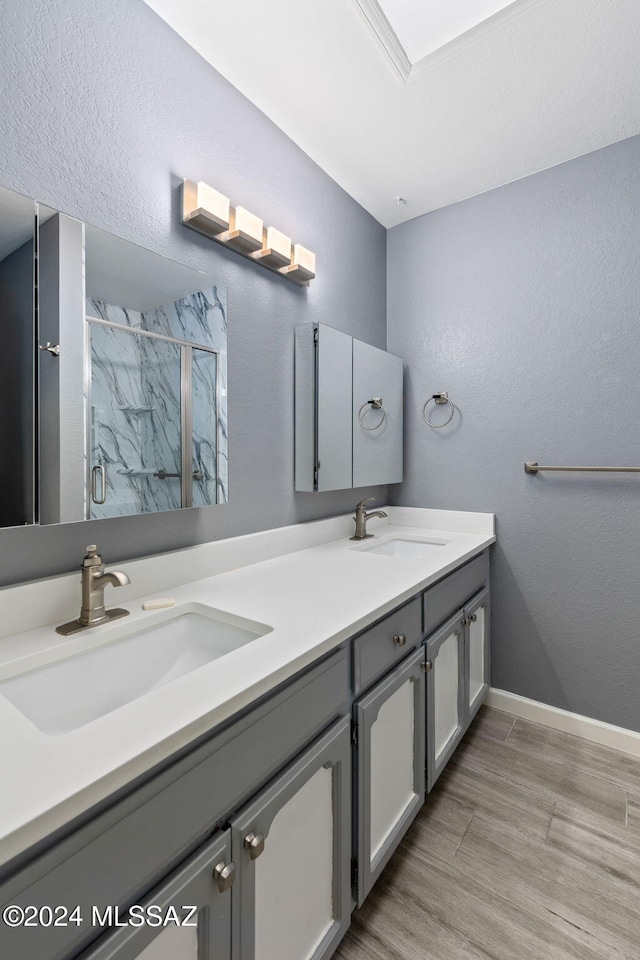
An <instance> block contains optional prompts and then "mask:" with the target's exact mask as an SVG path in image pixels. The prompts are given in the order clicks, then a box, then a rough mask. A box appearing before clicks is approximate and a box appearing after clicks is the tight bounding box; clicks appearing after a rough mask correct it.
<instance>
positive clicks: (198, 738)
mask: <svg viewBox="0 0 640 960" xmlns="http://www.w3.org/2000/svg"><path fill="white" fill-rule="evenodd" d="M387 513H388V517H386V518H376V519H373V520H371V521H370V522H369V526H370V528H371V529H370V531H369V532H370V533H374V534H375V536H374V537H372V538H370V539H365V540H362V541H361V542H353V541H352V540H350V539H349V538H350V536H351V535H352V534H353V519H352V518H351V517H349V516H344V517H338V518H333V519H331V520H323V521H318V522H315V523H309V524H299V525H297V526H294V527H288V528H281V529H276V530H271V531H266V532H263V533H258V534H252V535H249V536H245V537H239V538H235V539H233V540H227V541H219V542H214V543H208V544H204V545H201V546H197V547H193V548H190V549H188V550H183V551H178V552H176V553H173V554H164V555H161V556H158V557H152V558H147V559H143V560H137V561H133V562H131V563H127V564H125V565H124V568H123V573H124V580H125V582H124V583H123V585H122V586H121V587H119V588H118V589H117V590H112V589H111V587H107V590H108V591H110V593H108V594H107V597H106V599H107V606H108V607H109V606H114V605H117V606H118V607H121V606H124V607H126V608H127V610H128V616H123V617H121V618H120V619H115V620H112V621H109V622H106V623H104V625H100V626H97V627H95V628H92V629H90V630H84V631H80V632H76V633H71V634H70V635H68V636H62V635H60V634H58V633H56V631H55V627H56V626H59V625H60V624H61V623H62V622H63V621H70V620H71V619H72V618H73V617H77V614H78V607H79V601H80V583H79V578H78V576H77V574H75V575H70V576H64V577H59V578H55V579H53V580H50V581H40V582H38V583H33V584H24V585H20V586H17V587H8V588H5V589H4V590H3V591H2V597H1V599H2V604H3V611H5V612H6V615H5V618H4V623H3V628H2V629H3V632H4V638H3V639H0V725H1V726H2V729H3V732H4V736H3V737H2V738H1V740H0V762H1V765H2V770H3V790H2V793H1V796H0V864H1V865H0V902H1V903H2V909H3V910H4V909H5V908H6V907H7V906H9V907H14V908H15V909H16V910H17V911H18V913H16V914H15V916H18V917H21V918H22V920H23V922H21V923H20V924H19V925H17V926H14V927H12V926H10V925H8V924H7V923H6V922H5V923H1V922H0V955H2V957H8V958H9V957H10V958H11V960H76V958H82V960H140V958H144V960H228V958H232V957H233V958H235V960H254V958H265V960H267V958H275V957H278V960H306V958H313V960H324V958H329V957H330V956H331V955H332V953H333V952H334V950H335V949H336V947H337V945H338V943H339V941H340V939H341V938H342V936H343V935H344V933H345V931H346V929H347V927H348V926H349V923H350V918H351V912H352V910H353V908H354V906H356V905H360V904H362V902H363V901H364V899H365V897H366V896H367V894H368V892H369V890H370V889H371V887H372V885H373V884H374V883H375V880H376V879H377V877H378V876H379V874H380V872H381V871H382V869H383V868H384V866H385V864H386V863H387V861H388V860H389V858H390V856H391V854H392V853H393V851H394V849H395V847H396V846H397V844H398V842H399V840H400V839H401V837H402V835H403V834H404V832H405V831H406V829H407V828H408V826H409V824H410V823H411V821H412V820H413V818H414V816H415V815H416V814H417V812H418V810H419V809H420V807H421V806H422V804H423V803H424V801H425V797H426V795H427V794H428V792H429V790H430V789H431V788H432V786H433V784H434V783H435V781H436V780H437V777H438V775H439V774H440V772H441V770H442V769H443V767H444V765H445V764H446V762H447V760H448V759H449V757H450V756H451V754H452V752H453V751H454V750H455V747H456V745H457V743H458V742H459V740H460V738H461V736H462V735H463V733H464V731H465V730H466V728H467V726H468V724H469V722H470V720H471V718H472V717H473V716H474V714H475V712H476V711H477V709H478V707H479V706H480V704H481V703H482V701H483V699H484V697H485V694H486V692H487V690H488V683H489V564H488V547H489V546H490V544H491V543H493V542H494V540H495V536H494V522H493V516H492V515H489V514H471V513H455V512H449V511H433V510H422V509H411V508H396V507H391V508H387ZM107 559H111V558H107ZM194 577H197V578H198V579H194ZM127 578H128V579H129V580H130V583H128V584H127V583H126V579H127ZM154 601H156V602H155V603H154ZM159 603H163V604H164V605H162V606H158V604H159ZM143 607H147V609H143ZM150 607H151V608H153V607H156V609H149V608H150ZM132 905H135V907H134V908H133V909H132V910H131V909H130V908H132ZM152 907H153V910H151V908H152ZM20 911H22V913H20ZM51 911H53V912H51ZM56 911H57V912H56ZM145 911H146V912H145ZM140 916H144V918H145V920H144V922H136V917H140ZM158 917H159V918H160V920H157V919H154V918H158ZM28 918H31V922H30V923H27V922H26V920H27V919H28Z"/></svg>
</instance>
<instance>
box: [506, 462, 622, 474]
mask: <svg viewBox="0 0 640 960" xmlns="http://www.w3.org/2000/svg"><path fill="white" fill-rule="evenodd" d="M540 470H562V471H564V472H567V471H573V472H577V473H640V467H543V466H541V465H540V464H539V463H538V462H537V461H536V460H527V462H526V463H525V465H524V472H525V473H538V472H539V471H540Z"/></svg>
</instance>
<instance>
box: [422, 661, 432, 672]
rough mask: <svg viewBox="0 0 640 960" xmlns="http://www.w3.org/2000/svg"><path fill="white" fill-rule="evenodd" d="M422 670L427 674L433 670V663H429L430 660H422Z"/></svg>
mask: <svg viewBox="0 0 640 960" xmlns="http://www.w3.org/2000/svg"><path fill="white" fill-rule="evenodd" d="M422 669H423V670H426V671H427V673H429V672H430V671H431V670H432V669H433V663H432V661H431V660H423V661H422Z"/></svg>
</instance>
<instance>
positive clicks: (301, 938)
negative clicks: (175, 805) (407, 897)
mask: <svg viewBox="0 0 640 960" xmlns="http://www.w3.org/2000/svg"><path fill="white" fill-rule="evenodd" d="M231 832H232V850H233V857H234V861H235V863H236V865H237V867H238V879H237V881H236V883H235V884H234V887H233V900H232V905H233V934H232V938H233V957H234V960H323V958H325V957H330V956H331V955H332V954H333V953H334V951H335V949H336V947H337V945H338V943H339V942H340V940H341V939H342V937H343V935H344V933H345V932H346V929H347V927H348V925H349V922H350V919H351V916H350V914H351V889H350V886H351V884H350V864H351V743H350V723H349V719H348V718H346V717H345V718H344V719H342V720H340V721H338V723H336V724H335V725H334V726H333V727H331V728H330V730H329V731H328V733H326V734H325V735H324V736H322V737H321V738H320V739H319V740H317V741H316V742H315V743H314V744H312V746H311V747H309V748H308V749H307V750H306V751H305V752H304V753H303V754H302V755H301V757H300V758H299V759H298V760H297V761H295V762H294V763H293V764H292V765H291V766H290V767H289V768H288V769H287V770H285V771H284V773H282V774H281V775H280V776H279V777H278V778H277V779H276V780H275V781H274V782H273V783H272V784H271V785H270V786H268V787H267V788H266V789H265V790H264V791H263V792H262V793H261V794H259V795H258V797H257V798H256V799H255V800H254V801H253V802H252V803H250V804H249V805H248V806H247V807H245V808H244V810H242V811H241V812H240V813H239V814H238V815H237V817H235V819H234V820H233V821H232V822H231Z"/></svg>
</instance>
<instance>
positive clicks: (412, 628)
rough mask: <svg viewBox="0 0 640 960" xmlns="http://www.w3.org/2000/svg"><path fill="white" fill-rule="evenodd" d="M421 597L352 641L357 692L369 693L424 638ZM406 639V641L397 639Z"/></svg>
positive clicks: (354, 678) (355, 689)
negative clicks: (377, 681)
mask: <svg viewBox="0 0 640 960" xmlns="http://www.w3.org/2000/svg"><path fill="white" fill-rule="evenodd" d="M421 619H422V617H421V611H420V598H419V597H416V598H415V599H414V600H410V601H409V603H405V605H404V606H403V607H399V608H398V609H397V610H394V611H393V613H390V614H389V615H388V616H386V617H385V618H384V620H380V622H379V623H376V624H374V626H373V627H370V628H369V629H368V630H366V631H365V632H364V633H361V634H360V636H359V637H356V639H355V640H354V641H353V684H354V692H355V693H356V694H359V693H360V692H361V691H362V690H366V688H367V687H368V686H370V685H371V684H372V683H373V682H374V680H377V679H378V677H381V676H382V675H383V674H385V673H386V672H387V670H390V669H391V667H393V666H395V664H396V663H398V661H400V660H402V658H403V657H405V656H406V655H407V653H409V652H410V651H411V650H413V648H414V647H415V646H417V645H418V644H419V643H420V640H421V639H422V625H421ZM396 637H399V638H404V642H402V640H400V642H398V640H396V639H394V638H396Z"/></svg>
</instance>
